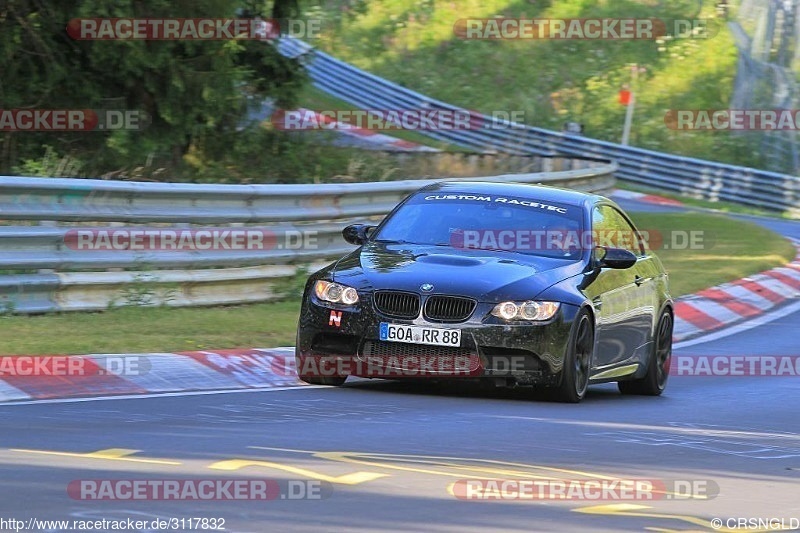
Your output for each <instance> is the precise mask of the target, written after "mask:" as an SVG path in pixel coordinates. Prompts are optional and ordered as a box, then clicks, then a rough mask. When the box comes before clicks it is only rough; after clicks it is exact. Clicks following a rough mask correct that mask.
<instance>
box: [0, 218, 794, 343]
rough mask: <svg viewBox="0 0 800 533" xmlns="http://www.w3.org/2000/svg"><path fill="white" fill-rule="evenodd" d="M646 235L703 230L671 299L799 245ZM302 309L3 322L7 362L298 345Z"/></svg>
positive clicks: (273, 306) (688, 221) (710, 221)
mask: <svg viewBox="0 0 800 533" xmlns="http://www.w3.org/2000/svg"><path fill="white" fill-rule="evenodd" d="M632 216H633V218H634V220H635V222H636V223H637V225H638V226H639V228H641V229H647V230H658V231H660V232H662V234H664V235H667V234H668V233H669V232H672V231H675V232H689V231H696V230H698V229H702V230H704V231H705V234H704V235H705V237H706V243H708V244H710V246H708V247H707V249H702V250H678V249H666V250H658V252H657V253H658V255H659V257H661V259H662V260H663V262H664V265H665V267H666V268H667V270H668V271H669V272H670V282H671V286H672V294H673V296H675V297H677V296H680V295H683V294H688V293H692V292H696V291H698V290H701V289H704V288H706V287H710V286H713V285H717V284H720V283H724V282H726V281H731V280H734V279H738V278H741V277H744V276H747V275H749V274H753V273H756V272H760V271H762V270H767V269H769V268H773V267H775V266H779V265H781V264H784V263H786V262H788V261H790V260H791V259H792V258H793V257H794V255H795V253H794V248H793V247H792V245H791V244H790V243H789V242H788V241H786V240H785V239H783V238H782V237H780V236H779V235H776V234H775V233H772V232H771V231H769V230H767V229H764V228H762V227H760V226H756V225H754V224H751V223H748V222H742V221H738V220H731V219H729V218H726V217H724V216H721V215H715V214H707V213H675V214H656V213H633V214H632ZM299 309H300V305H299V302H298V301H296V300H294V301H285V302H275V303H263V304H254V305H242V306H231V307H216V308H183V309H177V308H176V309H171V308H163V307H159V308H148V307H129V308H123V309H115V310H110V311H105V312H101V313H64V314H55V315H44V316H33V317H26V316H3V317H0V329H1V330H2V341H0V342H2V344H1V345H0V354H3V355H6V354H31V355H32V354H86V353H136V352H174V351H191V350H207V349H220V348H234V347H270V346H286V345H290V346H291V345H293V344H294V339H295V326H296V324H297V315H298V312H299Z"/></svg>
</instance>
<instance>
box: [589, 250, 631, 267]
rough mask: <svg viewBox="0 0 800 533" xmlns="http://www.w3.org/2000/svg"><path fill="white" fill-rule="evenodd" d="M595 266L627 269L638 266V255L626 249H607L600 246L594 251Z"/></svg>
mask: <svg viewBox="0 0 800 533" xmlns="http://www.w3.org/2000/svg"><path fill="white" fill-rule="evenodd" d="M594 252H595V253H594V260H595V264H596V265H597V266H598V267H600V268H615V269H621V270H622V269H626V268H630V267H632V266H633V265H635V264H636V255H635V254H634V253H633V252H631V251H630V250H625V249H624V248H606V247H605V246H598V247H597V248H595V249H594Z"/></svg>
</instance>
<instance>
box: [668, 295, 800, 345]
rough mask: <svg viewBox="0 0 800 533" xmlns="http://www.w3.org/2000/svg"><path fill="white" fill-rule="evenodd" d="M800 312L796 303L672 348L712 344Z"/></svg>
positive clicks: (799, 307)
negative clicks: (705, 343)
mask: <svg viewBox="0 0 800 533" xmlns="http://www.w3.org/2000/svg"><path fill="white" fill-rule="evenodd" d="M799 311H800V302H795V303H793V304H791V305H787V306H783V307H779V308H778V309H775V310H774V311H772V312H770V313H765V314H763V315H761V316H758V317H756V318H754V319H752V320H747V321H745V322H741V323H739V324H735V325H733V326H731V327H729V328H725V329H721V330H717V331H715V332H713V333H709V334H708V335H703V336H702V337H698V338H696V339H689V340H686V341H681V342H677V343H675V344H674V345H673V346H672V347H673V348H686V347H688V346H694V345H695V344H702V343H704V342H711V341H715V340H717V339H722V338H724V337H729V336H730V335H735V334H736V333H741V332H743V331H747V330H748V329H753V328H755V327H758V326H763V325H764V324H767V323H769V322H772V321H773V320H778V319H779V318H783V317H785V316H787V315H790V314H792V313H796V312H799Z"/></svg>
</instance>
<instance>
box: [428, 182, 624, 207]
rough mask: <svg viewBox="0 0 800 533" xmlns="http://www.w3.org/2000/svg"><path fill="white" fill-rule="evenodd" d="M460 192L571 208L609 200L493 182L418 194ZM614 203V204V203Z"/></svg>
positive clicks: (443, 185) (444, 185) (446, 185)
mask: <svg viewBox="0 0 800 533" xmlns="http://www.w3.org/2000/svg"><path fill="white" fill-rule="evenodd" d="M423 191H425V192H445V193H449V192H459V193H469V194H491V195H495V196H498V195H503V196H516V197H520V198H526V199H530V200H536V201H542V200H544V201H548V202H555V203H560V204H563V205H571V206H585V205H587V204H588V205H593V204H595V203H597V202H599V201H601V200H602V201H609V200H608V199H607V198H605V197H603V196H600V195H597V194H592V193H585V192H581V191H576V190H572V189H562V188H560V187H551V186H548V185H534V184H530V183H509V182H493V181H439V182H436V183H432V184H430V185H427V186H425V187H423V188H421V189H420V190H419V191H418V192H423ZM612 203H613V202H612Z"/></svg>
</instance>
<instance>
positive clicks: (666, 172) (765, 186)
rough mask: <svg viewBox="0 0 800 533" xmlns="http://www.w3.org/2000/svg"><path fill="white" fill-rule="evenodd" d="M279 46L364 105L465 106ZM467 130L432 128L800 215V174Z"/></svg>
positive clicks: (324, 85) (317, 78)
mask: <svg viewBox="0 0 800 533" xmlns="http://www.w3.org/2000/svg"><path fill="white" fill-rule="evenodd" d="M278 49H279V50H280V51H281V53H283V54H285V55H287V56H293V57H296V56H303V57H304V58H305V63H306V67H307V69H308V71H309V74H310V75H311V78H312V80H313V82H314V84H315V85H316V86H318V87H319V88H321V89H322V90H324V91H326V92H328V93H330V94H332V95H334V96H336V97H338V98H341V99H342V100H345V101H346V102H349V103H351V104H353V105H355V106H358V107H359V108H362V109H446V110H458V109H459V108H457V107H455V106H452V105H449V104H446V103H444V102H440V101H438V100H435V99H432V98H428V97H427V96H424V95H422V94H420V93H417V92H415V91H412V90H410V89H407V88H405V87H401V86H399V85H397V84H395V83H392V82H390V81H388V80H385V79H383V78H379V77H377V76H374V75H372V74H369V73H368V72H365V71H363V70H360V69H358V68H356V67H354V66H352V65H349V64H347V63H344V62H342V61H339V60H337V59H335V58H334V57H332V56H330V55H327V54H325V53H322V52H319V51H316V50H314V49H313V48H311V47H310V46H309V45H308V44H307V43H304V42H303V41H300V40H297V39H293V38H290V37H287V38H282V39H281V40H280V41H279V43H278ZM483 121H484V123H485V126H483V127H479V128H475V129H468V130H455V129H454V130H427V131H421V133H423V134H425V135H428V136H430V137H432V138H434V139H437V140H440V141H444V142H447V143H451V144H454V145H458V146H463V147H467V148H471V149H475V150H496V151H499V152H506V153H511V154H536V155H570V156H578V157H587V156H590V157H602V158H606V159H612V160H615V161H617V163H618V164H619V172H618V173H617V177H618V178H620V179H621V180H624V181H630V182H634V183H638V184H641V185H647V186H651V187H658V188H661V189H666V190H670V191H676V192H678V193H681V194H684V195H687V196H693V197H697V198H703V199H708V200H727V201H732V202H738V203H741V204H745V205H750V206H756V207H761V208H766V209H772V210H780V211H784V210H788V211H793V212H800V178H798V177H796V176H789V175H785V174H778V173H775V172H768V171H764V170H757V169H752V168H747V167H739V166H733V165H726V164H722V163H715V162H711V161H704V160H701V159H695V158H691V157H683V156H679V155H672V154H665V153H660V152H653V151H650V150H644V149H642V148H634V147H630V146H623V145H619V144H615V143H610V142H605V141H600V140H597V139H590V138H587V137H582V136H577V135H574V134H569V133H560V132H554V131H549V130H545V129H541V128H535V127H530V126H524V125H521V124H512V123H507V122H501V121H497V120H492V118H490V117H483Z"/></svg>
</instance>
